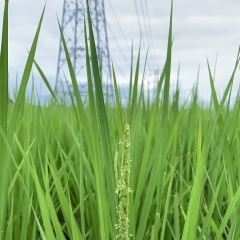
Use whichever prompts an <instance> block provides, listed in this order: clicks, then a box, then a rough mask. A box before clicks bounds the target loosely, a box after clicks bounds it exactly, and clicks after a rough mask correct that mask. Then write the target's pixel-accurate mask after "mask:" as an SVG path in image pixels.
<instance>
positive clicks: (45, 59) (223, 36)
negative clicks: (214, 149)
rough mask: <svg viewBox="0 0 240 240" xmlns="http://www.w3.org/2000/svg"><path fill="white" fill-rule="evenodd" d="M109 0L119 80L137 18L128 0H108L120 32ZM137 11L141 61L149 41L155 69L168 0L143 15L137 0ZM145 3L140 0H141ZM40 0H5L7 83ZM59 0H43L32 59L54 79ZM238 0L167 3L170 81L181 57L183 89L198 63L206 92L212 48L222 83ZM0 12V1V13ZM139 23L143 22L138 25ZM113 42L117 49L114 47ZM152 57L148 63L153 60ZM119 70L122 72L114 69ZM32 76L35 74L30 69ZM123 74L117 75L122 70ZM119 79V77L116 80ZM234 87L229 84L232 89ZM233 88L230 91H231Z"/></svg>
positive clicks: (239, 21)
mask: <svg viewBox="0 0 240 240" xmlns="http://www.w3.org/2000/svg"><path fill="white" fill-rule="evenodd" d="M109 1H111V0H106V1H105V13H106V18H107V21H108V25H109V26H110V28H111V30H112V33H113V35H114V36H115V39H116V41H117V43H118V45H119V47H118V46H117V43H116V42H115V40H114V38H113V35H112V33H110V32H109V31H108V36H109V48H110V54H111V58H112V60H113V62H114V65H115V68H116V72H117V73H118V76H119V82H121V81H123V79H128V76H129V71H130V69H129V67H128V64H127V63H126V61H125V60H124V59H123V57H122V55H124V57H125V58H126V59H127V60H128V62H129V63H130V58H131V52H130V50H129V46H130V47H131V44H132V41H133V43H134V57H135V60H136V57H137V53H138V47H139V43H140V39H139V36H140V30H139V24H138V20H137V17H136V12H135V9H134V1H133V0H132V1H129V0H121V1H112V2H111V3H112V6H113V7H114V10H115V14H116V17H117V19H118V21H119V24H120V26H121V28H122V31H123V32H124V35H125V38H126V39H124V38H123V36H122V34H121V32H120V30H119V28H118V24H117V21H116V18H115V15H114V14H113V12H112V9H111V6H110V4H109ZM136 2H137V4H138V11H139V13H140V15H141V17H140V21H141V26H142V32H143V34H142V45H141V52H142V56H143V58H142V65H143V63H144V57H145V54H146V51H147V47H148V46H149V45H150V52H149V68H159V69H161V68H162V66H163V64H164V61H165V56H166V47H167V35H168V27H169V26H168V25H169V13H170V1H156V0H148V1H147V6H148V12H149V19H148V20H147V19H143V17H144V16H146V12H145V15H143V14H142V11H141V6H140V2H141V1H138V0H136ZM142 2H143V3H144V4H143V5H145V2H144V0H143V1H142ZM44 4H45V0H44V1H31V0H22V1H18V0H11V1H10V4H9V70H10V78H11V79H12V83H14V81H15V76H16V73H17V72H18V73H19V76H21V73H22V71H23V68H24V65H25V62H26V60H27V50H26V49H28V50H29V49H30V47H31V43H32V41H33V38H34V34H35V31H36V28H37V25H38V22H39V18H40V15H41V12H42V9H43V7H44ZM62 5H63V1H59V0H51V1H48V2H47V5H46V12H45V16H44V20H43V25H42V29H41V33H40V38H39V43H38V48H37V52H36V60H37V62H38V63H39V64H40V66H41V67H42V69H43V71H44V72H45V74H46V76H47V77H48V78H49V80H50V81H51V82H52V83H54V80H55V74H56V67H57V55H58V48H59V30H58V25H57V18H56V14H58V17H59V19H60V21H61V17H62V16H61V14H62V12H61V11H62ZM239 7H240V2H239V1H237V0H234V1H224V0H213V1H206V0H203V1H197V2H196V1H191V0H181V1H180V0H179V1H174V8H173V14H174V16H173V36H174V45H173V57H172V62H173V66H172V79H173V83H174V82H175V79H176V76H177V66H178V63H179V62H181V72H180V80H181V86H182V88H183V89H184V91H188V90H189V89H191V87H192V85H193V84H194V82H195V81H196V76H197V68H198V66H199V65H200V66H201V72H200V81H199V89H200V91H201V93H202V95H206V93H207V92H208V94H209V93H210V90H209V84H208V72H207V63H206V59H207V58H208V59H209V62H210V64H211V67H212V70H213V68H214V62H215V58H216V54H217V53H218V62H217V73H216V85H217V89H218V91H219V92H221V91H222V90H223V88H224V86H226V84H227V81H228V80H229V76H230V74H231V71H232V70H233V67H234V62H235V58H236V54H237V50H238V46H239V42H240V41H239V40H240V32H239V31H238V28H239V26H240V17H239V9H240V8H239ZM2 13H3V3H1V4H0V16H2ZM148 23H150V26H151V35H152V39H151V37H150V36H149V34H150V32H149V29H148V36H149V37H148V38H147V35H146V31H144V29H145V27H144V26H145V25H146V24H148ZM144 24H145V25H144ZM0 30H1V26H0ZM119 48H120V49H121V50H119ZM153 62H154V64H153ZM156 64H157V65H156ZM120 72H122V74H121V73H120ZM34 75H35V76H36V79H37V80H38V81H40V80H39V76H38V74H37V72H36V71H35V70H34ZM122 75H123V76H122ZM120 80H121V81H120ZM237 84H239V71H238V72H237V77H236V85H235V86H237ZM236 89H237V87H236V88H235V89H234V90H236ZM235 92H236V91H235Z"/></svg>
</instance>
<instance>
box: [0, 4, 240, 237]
mask: <svg viewBox="0 0 240 240" xmlns="http://www.w3.org/2000/svg"><path fill="white" fill-rule="evenodd" d="M4 6H5V8H4V16H3V23H2V24H3V28H2V40H1V52H0V162H1V174H0V189H1V194H0V240H3V239H6V240H8V239H13V240H15V239H16V240H19V239H20V240H26V239H34V240H35V239H48V240H52V239H57V240H64V239H73V240H75V239H80V240H81V239H89V240H91V239H104V240H108V239H110V240H111V239H114V238H116V237H117V236H118V239H128V238H129V239H136V240H141V239H150V240H159V239H183V240H188V239H236V240H237V239H240V230H239V228H238V226H239V224H240V214H239V210H240V209H239V207H240V205H239V198H240V187H239V176H240V162H239V156H240V148H239V146H240V134H239V131H240V128H239V118H240V102H239V100H238V96H237V98H236V101H235V103H234V105H233V106H230V97H231V89H232V84H233V81H234V74H235V72H236V69H237V67H238V65H239V60H240V51H238V53H237V58H236V64H235V66H233V72H232V75H231V76H230V78H229V81H228V85H227V87H226V89H225V91H224V94H223V96H222V98H221V99H218V98H217V94H216V89H215V86H214V81H213V77H212V71H211V68H210V65H209V64H208V63H206V64H207V65H208V70H209V85H210V88H211V92H212V95H211V103H209V104H208V105H206V104H203V103H202V102H201V100H200V99H199V96H198V91H197V86H196V87H195V89H193V91H192V92H191V95H190V97H189V99H188V100H186V101H185V102H184V103H183V104H181V103H180V102H181V101H180V99H181V91H180V90H179V88H178V86H177V88H176V90H175V92H174V93H173V94H170V89H169V86H170V77H171V54H172V44H173V43H172V24H173V19H174V18H173V7H172V8H171V11H170V20H169V35H168V46H167V49H166V61H165V64H164V66H163V71H162V73H161V75H160V76H159V79H158V84H157V89H156V95H155V96H154V99H153V101H149V100H148V99H149V96H147V94H146V92H145V91H144V88H143V85H142V82H141V81H142V79H141V76H140V69H139V66H140V62H141V61H142V57H141V51H140V49H139V54H138V58H137V59H136V63H134V59H133V60H132V63H131V69H129V72H130V77H129V94H128V101H127V103H126V104H123V103H122V97H121V94H120V85H119V84H118V82H117V76H116V74H115V70H114V63H113V66H112V77H113V83H114V97H115V99H114V102H113V103H111V104H108V103H107V101H105V99H104V95H103V91H102V86H101V74H100V72H101V69H100V66H99V64H98V57H97V51H96V45H95V40H94V34H93V29H92V25H91V16H90V12H89V10H88V14H87V19H86V20H87V22H88V24H86V25H85V28H84V32H85V38H84V40H85V48H86V73H87V81H88V102H87V104H84V102H83V98H82V96H81V93H80V92H79V89H78V86H77V78H76V76H75V73H74V71H73V66H72V63H71V60H70V56H69V53H68V49H67V45H66V42H65V39H64V35H63V33H62V30H61V27H60V24H59V31H60V33H61V37H62V43H63V46H64V50H65V54H66V59H67V64H68V69H69V73H70V76H71V81H72V85H73V88H74V95H75V99H73V101H72V102H71V104H66V103H64V102H63V101H59V100H58V97H57V96H55V95H54V91H53V90H52V88H51V86H50V84H49V81H48V78H47V76H45V74H44V70H43V69H41V66H39V64H38V63H37V59H35V51H36V48H37V43H38V37H39V34H40V30H41V23H42V19H43V17H44V11H45V10H44V9H45V8H44V9H43V12H42V15H41V17H40V20H39V24H38V26H37V30H36V34H35V36H34V39H33V43H32V45H31V48H30V50H29V56H28V59H27V60H26V65H25V68H24V71H23V75H22V77H21V84H20V86H19V89H18V92H17V95H16V99H15V101H14V104H9V99H8V70H9V69H8V40H9V39H8V1H7V0H6V1H5V5H4ZM90 56H91V57H90ZM33 66H35V67H36V68H37V70H38V73H39V75H40V76H41V78H42V80H43V82H44V83H45V84H46V86H47V87H48V89H49V93H50V94H51V95H52V100H50V101H49V102H48V103H47V104H45V105H41V104H34V103H33V102H32V101H31V100H26V94H25V91H26V86H27V83H28V79H29V76H30V73H31V69H32V67H33ZM126 122H127V123H128V124H127V125H125V123H126ZM129 126H130V128H129ZM129 129H131V134H129ZM122 136H124V138H122ZM119 139H122V142H123V143H122V144H119ZM129 143H130V144H129ZM122 148H123V149H122ZM116 152H117V153H118V154H116ZM130 160H132V161H131V162H130ZM121 161H122V162H121ZM130 163H131V166H130ZM129 169H130V170H129ZM116 189H117V193H118V194H116ZM121 214H123V215H124V216H123V215H121ZM122 216H123V217H122ZM123 220H124V221H125V222H124V221H123Z"/></svg>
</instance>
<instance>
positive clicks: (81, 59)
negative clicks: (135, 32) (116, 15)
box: [55, 0, 113, 96]
mask: <svg viewBox="0 0 240 240" xmlns="http://www.w3.org/2000/svg"><path fill="white" fill-rule="evenodd" d="M85 1H86V0H64V3H63V13H62V23H61V27H62V30H63V34H64V38H65V40H66V43H67V47H68V51H69V53H70V57H71V60H72V64H73V67H74V70H75V74H76V76H77V80H78V86H79V89H80V92H81V93H82V94H86V93H87V80H86V69H85V43H84V16H86V4H85ZM103 1H104V0H89V8H90V13H91V19H92V25H93V31H94V36H95V42H96V47H97V54H98V62H99V65H100V66H102V72H101V74H102V86H103V92H104V94H106V93H107V94H108V96H112V94H113V88H112V81H111V67H110V56H109V48H108V37H107V29H106V17H105V9H104V2H103ZM85 19H87V18H86V17H85ZM67 74H68V68H67V64H66V58H65V52H64V49H63V45H62V41H61V39H60V44H59V52H58V63H57V75H56V84H55V92H57V93H63V94H64V95H66V94H68V93H69V91H68V87H70V90H71V87H72V86H71V83H70V81H69V79H70V77H69V75H67ZM71 91H72V90H71Z"/></svg>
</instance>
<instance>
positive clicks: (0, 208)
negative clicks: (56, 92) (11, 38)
mask: <svg viewBox="0 0 240 240" xmlns="http://www.w3.org/2000/svg"><path fill="white" fill-rule="evenodd" d="M8 101H9V100H8V1H5V5H4V14H3V28H2V45H1V52H0V113H1V114H0V127H1V129H2V130H3V132H4V134H5V135H7V116H8ZM0 149H1V150H0V164H1V169H2V173H1V174H0V189H1V194H0V240H2V239H4V238H5V231H6V222H7V219H6V215H7V199H8V197H7V191H8V184H9V174H8V171H9V166H10V165H9V164H10V163H9V162H8V160H7V158H6V151H5V146H4V140H3V138H2V137H1V136H0Z"/></svg>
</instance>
